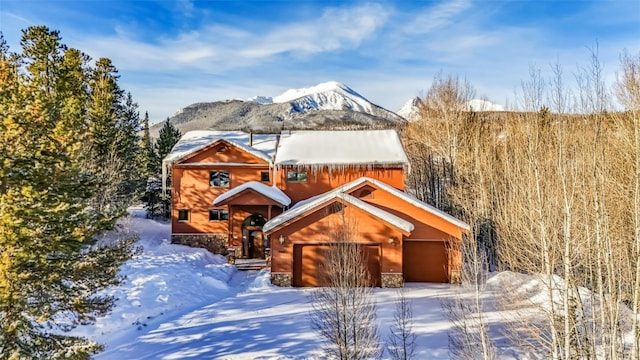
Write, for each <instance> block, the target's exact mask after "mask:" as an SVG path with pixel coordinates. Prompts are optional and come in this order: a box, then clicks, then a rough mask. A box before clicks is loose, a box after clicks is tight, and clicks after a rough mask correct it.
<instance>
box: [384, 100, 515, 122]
mask: <svg viewBox="0 0 640 360" xmlns="http://www.w3.org/2000/svg"><path fill="white" fill-rule="evenodd" d="M422 104H423V101H422V99H421V98H420V97H418V96H416V97H413V98H411V99H409V100H408V101H407V102H406V103H404V105H402V107H401V108H400V110H398V111H397V112H396V113H397V114H398V115H400V116H402V117H403V118H405V119H407V120H409V121H415V120H418V114H419V111H420V106H422ZM464 110H471V111H476V112H479V111H505V107H504V106H503V105H499V104H494V103H492V102H490V101H487V100H480V99H473V100H469V102H467V103H466V106H465V107H464Z"/></svg>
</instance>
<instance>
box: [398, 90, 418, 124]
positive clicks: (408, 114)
mask: <svg viewBox="0 0 640 360" xmlns="http://www.w3.org/2000/svg"><path fill="white" fill-rule="evenodd" d="M420 105H422V99H420V97H419V96H416V97H413V98H411V99H410V100H409V101H407V102H406V103H404V105H402V107H401V108H400V110H398V111H397V112H396V114H398V115H400V116H402V117H403V118H405V119H407V120H409V121H414V120H417V117H418V111H419V109H420Z"/></svg>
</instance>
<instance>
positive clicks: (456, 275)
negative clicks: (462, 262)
mask: <svg viewBox="0 0 640 360" xmlns="http://www.w3.org/2000/svg"><path fill="white" fill-rule="evenodd" d="M449 283H450V284H461V283H462V273H461V271H460V270H451V277H450V278H449Z"/></svg>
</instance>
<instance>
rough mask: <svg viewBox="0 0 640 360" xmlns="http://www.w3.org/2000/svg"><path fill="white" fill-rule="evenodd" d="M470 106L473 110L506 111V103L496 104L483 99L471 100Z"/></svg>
mask: <svg viewBox="0 0 640 360" xmlns="http://www.w3.org/2000/svg"><path fill="white" fill-rule="evenodd" d="M469 108H470V109H471V110H473V111H504V105H499V104H494V103H492V102H490V101H487V100H481V99H473V100H471V101H469Z"/></svg>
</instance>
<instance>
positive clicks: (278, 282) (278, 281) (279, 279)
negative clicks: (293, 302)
mask: <svg viewBox="0 0 640 360" xmlns="http://www.w3.org/2000/svg"><path fill="white" fill-rule="evenodd" d="M271 284H273V285H275V286H291V285H292V277H291V273H271Z"/></svg>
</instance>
